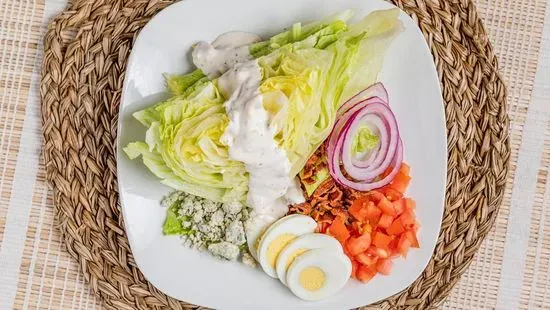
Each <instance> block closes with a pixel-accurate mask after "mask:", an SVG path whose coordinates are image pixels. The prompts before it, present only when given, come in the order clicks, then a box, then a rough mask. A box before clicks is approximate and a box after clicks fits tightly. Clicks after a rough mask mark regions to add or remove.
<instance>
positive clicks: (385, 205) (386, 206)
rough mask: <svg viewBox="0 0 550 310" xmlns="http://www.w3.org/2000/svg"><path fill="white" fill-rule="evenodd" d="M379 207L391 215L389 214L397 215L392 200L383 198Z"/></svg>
mask: <svg viewBox="0 0 550 310" xmlns="http://www.w3.org/2000/svg"><path fill="white" fill-rule="evenodd" d="M378 208H380V210H382V212H383V213H385V214H387V215H389V216H396V215H397V213H396V212H395V209H394V208H393V204H392V203H391V201H389V200H388V199H386V198H383V199H382V200H380V202H378Z"/></svg>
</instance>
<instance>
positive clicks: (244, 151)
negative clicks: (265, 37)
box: [193, 32, 305, 257]
mask: <svg viewBox="0 0 550 310" xmlns="http://www.w3.org/2000/svg"><path fill="white" fill-rule="evenodd" d="M258 41H260V38H259V37H258V36H256V35H253V34H249V33H243V32H229V33H226V34H223V35H221V36H220V37H218V38H217V39H216V40H215V41H214V42H213V43H212V44H209V43H207V42H199V43H198V44H197V46H196V47H195V49H194V51H193V62H194V63H195V65H196V66H197V67H198V68H200V69H201V70H202V71H203V72H204V73H205V74H206V75H208V77H209V78H215V77H218V76H219V79H218V81H217V83H218V88H219V90H220V92H221V94H222V95H224V97H225V98H229V99H228V100H227V101H226V102H225V110H226V112H227V115H228V117H229V125H228V126H227V129H226V131H225V132H224V134H223V135H222V137H221V141H222V142H223V143H224V144H226V145H227V146H228V147H229V158H231V159H233V160H238V161H241V162H243V163H244V165H245V167H246V170H247V172H248V174H249V185H248V196H247V205H248V206H249V207H251V208H252V209H253V211H252V213H251V218H250V219H249V221H248V222H247V225H246V233H247V239H248V245H249V247H250V249H251V253H252V255H253V256H255V257H256V254H257V253H256V252H255V250H256V249H255V244H256V241H257V239H258V238H259V237H260V235H261V233H262V232H263V231H264V230H265V228H266V227H268V226H269V225H270V224H272V223H273V222H274V221H275V220H277V219H279V218H280V217H282V216H284V215H285V214H286V213H287V212H288V205H289V204H296V203H301V202H304V201H305V199H304V196H303V194H302V189H301V187H300V183H299V181H298V179H297V178H291V177H290V176H289V175H290V169H291V164H290V161H289V160H288V157H287V156H286V152H285V150H283V149H281V148H279V146H278V145H277V143H276V142H275V139H274V135H275V132H276V129H275V128H272V127H271V126H270V115H269V113H268V112H267V111H266V110H265V108H264V107H263V98H262V95H261V93H260V90H259V87H260V84H261V82H262V74H261V70H260V66H259V65H258V62H257V61H256V60H252V57H251V56H250V53H249V45H250V44H251V43H254V42H258ZM220 75H221V76H220Z"/></svg>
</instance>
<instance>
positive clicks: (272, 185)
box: [218, 60, 292, 214]
mask: <svg viewBox="0 0 550 310" xmlns="http://www.w3.org/2000/svg"><path fill="white" fill-rule="evenodd" d="M261 81H262V74H261V72H260V67H259V66H258V63H257V61H255V60H251V61H247V62H245V63H240V64H237V65H235V66H234V67H233V68H232V69H230V70H229V71H227V72H226V73H224V74H223V75H222V76H221V77H220V78H219V80H218V87H219V89H220V92H221V93H222V94H223V95H224V96H226V97H229V99H228V100H227V101H226V102H225V110H226V112H227V115H228V117H229V120H230V122H229V125H228V126H227V129H226V131H225V133H224V135H223V136H222V138H221V139H222V142H223V143H225V144H226V145H228V146H229V157H230V158H231V159H234V160H238V161H241V162H243V163H244V164H245V167H246V170H247V171H248V175H249V183H248V184H249V185H248V197H247V204H248V206H250V207H252V208H253V209H254V211H255V212H256V213H260V214H266V213H267V214H273V213H282V214H284V213H285V212H286V206H287V204H285V203H284V202H283V203H280V202H277V201H276V200H277V199H278V198H281V197H284V196H285V195H286V193H287V192H288V188H289V186H290V185H291V183H292V182H291V181H292V179H291V178H290V177H289V174H290V168H291V165H290V161H289V160H288V158H287V156H286V152H285V151H284V150H283V149H281V148H279V146H278V145H277V143H276V142H275V140H274V139H273V135H274V132H273V131H272V130H271V128H270V127H269V114H268V112H267V111H266V110H265V109H264V107H263V100H262V95H261V94H260V91H259V87H260V83H261Z"/></svg>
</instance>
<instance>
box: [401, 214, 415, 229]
mask: <svg viewBox="0 0 550 310" xmlns="http://www.w3.org/2000/svg"><path fill="white" fill-rule="evenodd" d="M399 219H401V223H402V224H403V227H405V229H413V228H414V226H415V224H416V219H415V216H414V213H413V212H412V211H409V210H407V211H405V212H403V214H401V215H400V216H399Z"/></svg>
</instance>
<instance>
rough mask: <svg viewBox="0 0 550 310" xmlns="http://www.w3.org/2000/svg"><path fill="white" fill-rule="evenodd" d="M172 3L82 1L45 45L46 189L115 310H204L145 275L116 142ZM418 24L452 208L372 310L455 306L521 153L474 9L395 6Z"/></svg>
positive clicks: (449, 0) (424, 0)
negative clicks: (420, 265) (429, 66)
mask: <svg viewBox="0 0 550 310" xmlns="http://www.w3.org/2000/svg"><path fill="white" fill-rule="evenodd" d="M172 2H173V1H171V0H74V1H72V3H71V4H70V5H69V7H68V8H67V9H66V10H65V11H64V12H62V13H60V14H59V15H58V16H57V17H56V18H55V19H54V20H53V21H52V23H51V24H50V25H49V27H48V30H47V33H46V35H45V38H44V59H43V64H42V80H41V87H40V93H41V98H42V120H43V127H42V130H43V134H44V143H45V145H44V150H43V152H44V160H45V166H46V175H47V180H48V182H49V184H50V185H51V187H52V188H53V193H54V205H55V215H56V216H55V217H56V226H58V228H59V229H60V231H61V232H62V234H63V237H64V240H65V243H66V247H67V250H68V251H69V253H70V254H71V255H72V256H73V257H74V258H75V259H76V260H77V261H78V263H79V265H80V267H81V269H82V272H83V273H84V277H85V279H86V281H87V282H89V284H90V286H91V288H92V289H93V291H94V292H95V293H96V294H98V295H99V296H100V297H101V298H102V300H103V301H104V305H105V306H106V308H107V309H167V308H171V309H197V308H200V307H198V306H193V305H190V304H187V303H185V302H180V301H178V300H175V299H172V298H170V297H168V296H166V295H165V294H163V293H162V292H160V291H159V290H158V289H156V288H155V287H153V286H152V285H151V284H150V283H149V282H148V281H147V280H146V279H145V278H144V276H143V275H142V274H141V272H140V271H139V269H138V267H137V265H136V263H135V261H134V259H133V256H132V252H131V250H130V247H129V245H128V240H127V238H126V234H125V232H124V228H123V227H124V224H123V218H122V215H121V212H120V206H119V200H118V192H117V189H118V186H117V178H116V159H115V152H116V146H115V137H116V134H117V132H116V130H117V121H118V108H119V103H120V97H121V90H122V84H123V81H124V73H125V69H126V63H127V60H128V56H129V55H130V51H131V48H132V44H133V42H134V40H135V38H136V36H137V34H138V33H139V31H140V29H141V28H142V27H143V26H144V25H145V24H146V23H147V21H149V20H150V19H151V18H152V17H153V16H154V15H155V14H156V13H158V12H159V11H160V10H161V9H163V8H164V7H166V6H168V5H169V4H171V3H172ZM393 2H394V3H395V4H396V5H397V6H399V7H400V8H401V9H403V10H404V11H405V12H407V13H408V14H409V15H410V16H412V18H413V19H414V20H415V21H416V22H417V23H418V25H419V27H420V29H421V30H422V32H423V34H424V36H425V38H426V40H427V42H428V44H429V46H430V49H431V52H432V54H433V57H434V61H435V64H436V67H437V73H438V75H439V79H440V82H441V85H442V89H443V98H444V102H445V113H446V117H447V137H448V168H447V172H448V177H447V194H446V208H445V213H444V218H443V224H442V228H441V233H440V235H439V239H438V242H437V246H436V249H435V251H434V254H433V257H432V259H431V260H430V262H429V264H428V266H427V267H426V269H425V270H424V272H423V273H422V275H421V276H420V277H419V278H418V279H417V280H416V281H415V282H414V283H413V284H412V285H411V286H410V287H409V288H408V289H406V290H404V291H403V292H401V293H399V294H396V295H395V296H392V297H390V298H388V299H386V300H383V301H380V302H378V303H377V304H374V305H371V306H368V307H364V309H371V308H372V309H375V308H376V309H428V308H433V307H437V306H438V305H439V304H441V302H442V300H443V299H444V298H445V297H446V296H447V295H448V294H449V292H450V290H451V288H452V287H453V286H454V285H455V284H456V282H457V281H458V279H459V277H460V276H461V275H462V274H463V273H464V271H465V270H466V268H467V267H468V266H469V264H470V262H471V261H472V259H473V256H474V254H475V252H476V250H477V249H478V248H479V247H480V245H481V242H482V241H483V239H484V238H485V236H486V235H487V233H488V232H489V230H490V229H491V227H492V225H493V223H494V221H495V218H496V215H497V212H498V209H499V205H500V203H501V200H502V196H503V192H504V187H505V181H506V176H507V172H508V161H509V157H510V147H509V143H508V125H509V119H508V115H507V112H506V88H505V85H504V83H503V82H502V80H501V78H500V77H499V74H498V65H497V60H496V57H495V55H494V53H493V49H492V47H491V44H490V43H489V42H488V39H487V35H486V32H485V29H484V27H483V25H482V23H481V20H480V18H479V16H478V14H477V12H476V8H475V6H474V4H473V3H472V2H471V0H439V1H438V0H394V1H393Z"/></svg>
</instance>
